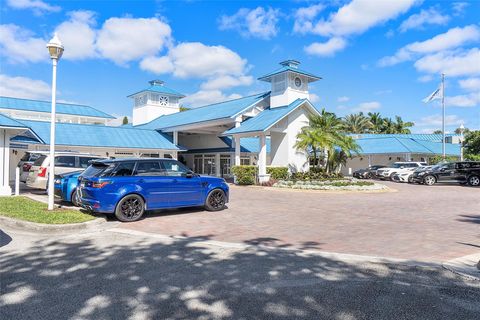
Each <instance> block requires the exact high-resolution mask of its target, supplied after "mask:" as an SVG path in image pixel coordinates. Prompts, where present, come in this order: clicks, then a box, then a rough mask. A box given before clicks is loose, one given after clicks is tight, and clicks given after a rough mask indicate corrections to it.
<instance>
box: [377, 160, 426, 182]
mask: <svg viewBox="0 0 480 320" xmlns="http://www.w3.org/2000/svg"><path fill="white" fill-rule="evenodd" d="M423 166H427V163H426V162H412V161H409V162H395V163H393V164H391V165H390V166H388V167H386V168H381V169H378V170H377V172H376V173H375V176H376V177H377V178H379V179H382V180H392V181H393V176H394V175H395V174H396V173H399V172H404V169H408V168H418V167H423Z"/></svg>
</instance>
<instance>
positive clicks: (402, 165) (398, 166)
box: [392, 163, 405, 168]
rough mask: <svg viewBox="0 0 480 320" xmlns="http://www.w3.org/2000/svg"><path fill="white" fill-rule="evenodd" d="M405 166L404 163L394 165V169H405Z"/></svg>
mask: <svg viewBox="0 0 480 320" xmlns="http://www.w3.org/2000/svg"><path fill="white" fill-rule="evenodd" d="M404 166H405V164H404V163H394V164H392V168H400V167H404Z"/></svg>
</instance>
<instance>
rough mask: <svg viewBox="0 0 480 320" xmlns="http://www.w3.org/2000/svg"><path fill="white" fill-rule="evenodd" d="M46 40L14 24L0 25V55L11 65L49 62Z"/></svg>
mask: <svg viewBox="0 0 480 320" xmlns="http://www.w3.org/2000/svg"><path fill="white" fill-rule="evenodd" d="M46 45H47V40H45V39H42V38H36V37H35V36H34V35H33V33H32V32H31V31H29V30H27V29H23V28H21V27H19V26H17V25H14V24H2V25H0V49H1V50H0V55H2V56H4V57H5V58H6V59H7V60H8V61H9V62H11V63H26V62H39V61H45V62H49V61H50V58H49V56H48V51H47V48H46V47H45V46H46Z"/></svg>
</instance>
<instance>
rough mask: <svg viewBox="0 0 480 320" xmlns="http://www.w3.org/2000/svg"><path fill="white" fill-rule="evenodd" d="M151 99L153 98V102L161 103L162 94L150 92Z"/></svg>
mask: <svg viewBox="0 0 480 320" xmlns="http://www.w3.org/2000/svg"><path fill="white" fill-rule="evenodd" d="M150 100H152V103H154V104H159V103H160V95H159V94H158V93H151V94H150Z"/></svg>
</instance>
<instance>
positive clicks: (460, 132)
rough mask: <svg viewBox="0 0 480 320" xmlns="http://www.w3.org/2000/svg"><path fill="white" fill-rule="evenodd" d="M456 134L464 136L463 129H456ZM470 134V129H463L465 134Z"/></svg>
mask: <svg viewBox="0 0 480 320" xmlns="http://www.w3.org/2000/svg"><path fill="white" fill-rule="evenodd" d="M454 132H455V134H462V129H461V128H457V129H455V131H454ZM469 132H470V129H468V128H464V129H463V134H467V133H469Z"/></svg>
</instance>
